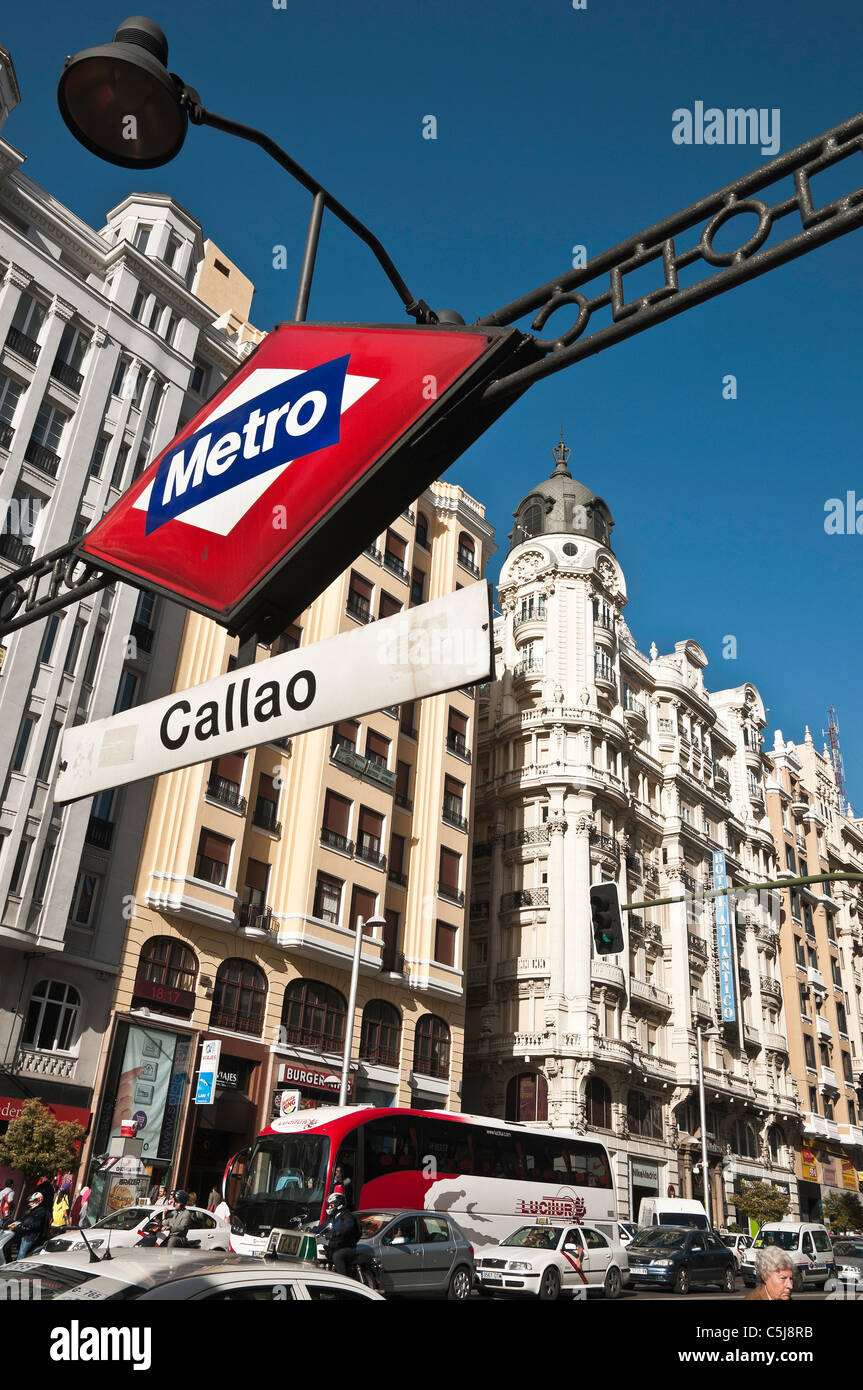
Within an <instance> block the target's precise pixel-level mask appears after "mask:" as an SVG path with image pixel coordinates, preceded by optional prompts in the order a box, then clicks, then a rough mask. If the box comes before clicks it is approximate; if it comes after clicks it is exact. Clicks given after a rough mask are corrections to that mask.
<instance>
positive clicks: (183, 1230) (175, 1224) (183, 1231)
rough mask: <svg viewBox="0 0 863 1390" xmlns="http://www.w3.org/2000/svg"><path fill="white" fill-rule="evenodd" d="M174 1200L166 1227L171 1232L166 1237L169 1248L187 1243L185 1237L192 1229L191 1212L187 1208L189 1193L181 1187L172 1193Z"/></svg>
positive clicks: (174, 1248)
mask: <svg viewBox="0 0 863 1390" xmlns="http://www.w3.org/2000/svg"><path fill="white" fill-rule="evenodd" d="M174 1202H175V1204H176V1210H175V1211H174V1214H173V1216H172V1217H171V1223H170V1226H169V1228H168V1229H169V1230H170V1232H171V1234H170V1235H169V1237H168V1249H169V1250H176V1249H177V1247H178V1246H179V1247H180V1248H183V1247H184V1246H185V1245H186V1244H187V1240H186V1237H187V1236H188V1234H189V1231H190V1230H191V1229H192V1213H191V1212H190V1211H189V1210H188V1203H189V1193H188V1192H184V1191H183V1190H182V1188H181V1189H180V1191H179V1192H175V1193H174Z"/></svg>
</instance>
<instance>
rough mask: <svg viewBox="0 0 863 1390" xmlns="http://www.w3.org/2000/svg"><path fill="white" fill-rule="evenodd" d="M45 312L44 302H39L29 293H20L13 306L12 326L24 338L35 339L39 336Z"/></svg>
mask: <svg viewBox="0 0 863 1390" xmlns="http://www.w3.org/2000/svg"><path fill="white" fill-rule="evenodd" d="M45 314H46V309H45V306H44V304H40V303H39V301H38V299H34V298H33V296H32V295H31V294H22V295H21V296H20V297H19V300H18V303H17V304H16V306H15V313H14V314H13V316H12V327H13V328H16V329H17V330H18V332H19V333H21V334H23V336H24V337H25V338H30V339H31V341H35V340H36V339H37V338H38V337H39V333H40V330H41V328H42V324H43V323H44V322H45Z"/></svg>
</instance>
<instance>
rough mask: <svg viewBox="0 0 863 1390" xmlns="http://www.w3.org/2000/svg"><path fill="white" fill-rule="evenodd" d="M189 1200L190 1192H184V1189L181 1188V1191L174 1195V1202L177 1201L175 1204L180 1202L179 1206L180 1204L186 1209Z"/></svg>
mask: <svg viewBox="0 0 863 1390" xmlns="http://www.w3.org/2000/svg"><path fill="white" fill-rule="evenodd" d="M188 1200H189V1194H188V1192H184V1191H183V1189H182V1188H179V1189H178V1190H177V1191H176V1192H175V1193H174V1201H175V1202H179V1204H180V1206H181V1207H184V1206H185V1205H186V1203H187V1202H188Z"/></svg>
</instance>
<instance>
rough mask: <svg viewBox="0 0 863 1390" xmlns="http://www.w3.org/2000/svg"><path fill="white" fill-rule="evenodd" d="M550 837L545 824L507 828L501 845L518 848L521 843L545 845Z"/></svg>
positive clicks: (505, 847)
mask: <svg viewBox="0 0 863 1390" xmlns="http://www.w3.org/2000/svg"><path fill="white" fill-rule="evenodd" d="M550 838H551V837H550V832H549V828H548V826H547V825H537V826H531V827H530V828H528V829H527V830H508V831H507V833H506V834H505V835H504V837H503V847H504V849H518V848H520V847H521V846H522V845H547V844H548V842H549V839H550Z"/></svg>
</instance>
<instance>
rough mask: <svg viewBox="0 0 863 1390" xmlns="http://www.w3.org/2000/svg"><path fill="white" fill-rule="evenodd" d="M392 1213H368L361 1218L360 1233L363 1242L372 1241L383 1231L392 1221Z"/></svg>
mask: <svg viewBox="0 0 863 1390" xmlns="http://www.w3.org/2000/svg"><path fill="white" fill-rule="evenodd" d="M392 1219H393V1213H392V1212H391V1211H368V1212H365V1213H364V1215H362V1216H361V1217H360V1231H361V1233H362V1235H361V1239H362V1240H371V1239H372V1238H373V1236H376V1235H377V1234H378V1232H379V1231H382V1230H383V1228H384V1226H386V1225H387V1224H388V1222H390V1221H392Z"/></svg>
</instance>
